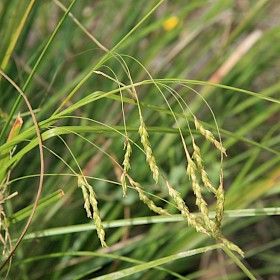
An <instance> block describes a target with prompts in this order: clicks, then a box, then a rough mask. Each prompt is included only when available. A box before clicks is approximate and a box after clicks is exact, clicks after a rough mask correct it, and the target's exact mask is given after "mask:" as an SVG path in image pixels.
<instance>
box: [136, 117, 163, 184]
mask: <svg viewBox="0 0 280 280" xmlns="http://www.w3.org/2000/svg"><path fill="white" fill-rule="evenodd" d="M139 134H140V139H141V143H142V145H143V148H144V151H145V153H146V161H147V162H148V164H149V166H150V169H151V171H152V174H153V178H154V180H155V182H156V183H157V182H158V177H159V171H158V167H157V165H156V160H155V157H154V155H153V151H152V148H151V144H150V141H149V135H148V131H147V129H146V125H145V123H144V120H143V118H142V117H140V127H139Z"/></svg>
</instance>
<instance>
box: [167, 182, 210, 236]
mask: <svg viewBox="0 0 280 280" xmlns="http://www.w3.org/2000/svg"><path fill="white" fill-rule="evenodd" d="M165 182H166V184H167V187H168V191H169V195H170V196H171V197H172V199H173V200H174V201H175V203H176V205H177V207H178V209H179V210H180V212H181V214H182V216H184V217H186V218H187V222H188V224H189V225H191V226H192V227H193V228H195V230H196V231H198V232H202V233H205V234H207V235H209V233H208V232H207V230H206V229H205V227H204V226H203V225H202V224H201V223H200V222H199V221H198V219H196V217H195V216H194V215H193V214H191V213H190V211H189V209H188V207H187V206H186V204H185V202H184V200H183V198H182V197H181V195H180V193H179V192H177V191H176V190H174V189H173V188H172V187H171V186H170V184H169V182H168V181H167V180H165Z"/></svg>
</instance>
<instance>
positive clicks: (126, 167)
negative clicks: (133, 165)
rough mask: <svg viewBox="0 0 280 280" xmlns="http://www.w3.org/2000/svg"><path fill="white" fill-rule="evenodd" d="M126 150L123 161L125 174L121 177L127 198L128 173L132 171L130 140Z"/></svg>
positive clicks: (126, 142) (127, 141)
mask: <svg viewBox="0 0 280 280" xmlns="http://www.w3.org/2000/svg"><path fill="white" fill-rule="evenodd" d="M124 149H125V150H126V151H125V155H124V160H123V172H122V175H121V184H122V189H123V196H126V191H127V184H126V179H125V177H126V174H127V171H128V170H129V169H130V155H131V153H132V148H131V145H130V142H129V140H128V139H126V141H125V142H124Z"/></svg>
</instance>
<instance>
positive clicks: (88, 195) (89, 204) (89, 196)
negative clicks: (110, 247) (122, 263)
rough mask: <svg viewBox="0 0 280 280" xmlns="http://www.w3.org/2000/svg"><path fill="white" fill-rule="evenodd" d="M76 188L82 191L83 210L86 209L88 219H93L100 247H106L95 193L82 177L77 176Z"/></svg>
mask: <svg viewBox="0 0 280 280" xmlns="http://www.w3.org/2000/svg"><path fill="white" fill-rule="evenodd" d="M78 187H79V188H81V189H82V193H83V197H84V201H85V203H84V208H85V209H86V212H87V216H88V218H91V219H92V218H93V221H94V225H95V227H96V231H97V235H98V238H99V240H100V243H101V245H102V247H107V244H106V242H105V231H104V227H103V225H102V222H101V218H100V213H99V210H98V207H97V200H96V195H95V192H94V190H93V188H92V186H91V185H90V184H89V183H88V182H87V180H86V178H85V177H82V176H81V175H79V176H78ZM91 208H92V209H91Z"/></svg>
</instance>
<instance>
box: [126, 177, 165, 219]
mask: <svg viewBox="0 0 280 280" xmlns="http://www.w3.org/2000/svg"><path fill="white" fill-rule="evenodd" d="M128 179H129V182H130V184H131V186H133V187H134V188H135V189H136V190H137V192H138V194H139V198H140V200H142V201H143V202H144V203H145V204H146V205H147V206H148V207H149V208H150V210H152V211H153V212H155V213H157V214H159V215H167V216H170V213H169V212H168V211H167V210H165V209H163V208H161V207H158V206H156V205H155V203H154V202H153V201H152V200H151V199H149V198H148V197H147V196H146V195H145V193H144V192H143V190H142V188H141V186H140V184H139V183H137V182H135V181H134V180H133V179H132V178H131V177H129V176H128Z"/></svg>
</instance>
